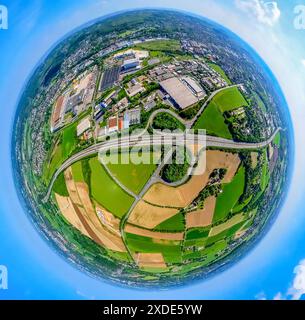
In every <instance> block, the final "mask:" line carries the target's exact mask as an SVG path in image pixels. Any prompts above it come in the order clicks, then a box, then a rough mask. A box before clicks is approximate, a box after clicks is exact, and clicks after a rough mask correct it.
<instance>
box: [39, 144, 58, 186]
mask: <svg viewBox="0 0 305 320" xmlns="http://www.w3.org/2000/svg"><path fill="white" fill-rule="evenodd" d="M61 164H62V147H61V145H58V146H56V147H55V149H54V151H53V154H52V156H51V159H50V162H49V165H48V164H47V163H46V165H45V166H44V171H43V177H44V180H45V182H46V183H47V184H49V182H50V180H51V178H52V176H53V174H54V173H55V171H56V170H57V169H58V168H59V167H60V165H61Z"/></svg>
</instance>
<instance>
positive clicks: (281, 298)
mask: <svg viewBox="0 0 305 320" xmlns="http://www.w3.org/2000/svg"><path fill="white" fill-rule="evenodd" d="M273 300H286V298H285V296H284V295H283V294H282V293H281V292H278V293H277V294H276V295H275V296H274V298H273Z"/></svg>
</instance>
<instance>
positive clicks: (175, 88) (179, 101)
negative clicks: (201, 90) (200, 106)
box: [160, 77, 200, 109]
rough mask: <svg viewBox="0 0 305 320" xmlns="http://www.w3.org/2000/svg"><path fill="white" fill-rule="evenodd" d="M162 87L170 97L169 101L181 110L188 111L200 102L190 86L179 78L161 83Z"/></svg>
mask: <svg viewBox="0 0 305 320" xmlns="http://www.w3.org/2000/svg"><path fill="white" fill-rule="evenodd" d="M160 86H161V88H162V90H163V91H164V92H166V93H167V94H168V95H169V100H170V101H171V102H172V103H173V104H174V105H175V106H176V107H177V108H179V109H186V108H188V107H190V106H192V105H193V104H195V103H197V102H198V101H199V100H200V99H199V98H198V97H197V96H196V95H195V94H194V92H193V90H192V89H190V86H189V85H187V84H186V83H185V82H184V81H182V80H180V79H179V78H177V77H173V78H170V79H167V80H164V81H161V82H160Z"/></svg>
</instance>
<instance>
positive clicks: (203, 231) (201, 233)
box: [185, 228, 210, 240]
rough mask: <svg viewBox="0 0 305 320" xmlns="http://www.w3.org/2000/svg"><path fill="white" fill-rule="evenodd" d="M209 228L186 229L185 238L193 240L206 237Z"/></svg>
mask: <svg viewBox="0 0 305 320" xmlns="http://www.w3.org/2000/svg"><path fill="white" fill-rule="evenodd" d="M209 232H210V228H193V229H191V230H188V232H187V234H186V237H185V239H186V240H195V239H202V238H206V237H207V236H208V235H209Z"/></svg>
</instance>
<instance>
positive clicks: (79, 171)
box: [72, 161, 85, 182]
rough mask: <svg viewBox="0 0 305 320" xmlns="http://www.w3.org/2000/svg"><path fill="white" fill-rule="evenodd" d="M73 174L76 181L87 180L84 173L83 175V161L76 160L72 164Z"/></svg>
mask: <svg viewBox="0 0 305 320" xmlns="http://www.w3.org/2000/svg"><path fill="white" fill-rule="evenodd" d="M72 174H73V179H74V181H75V182H83V181H85V179H84V175H83V167H82V162H81V161H79V162H76V163H74V164H73V165H72Z"/></svg>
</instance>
